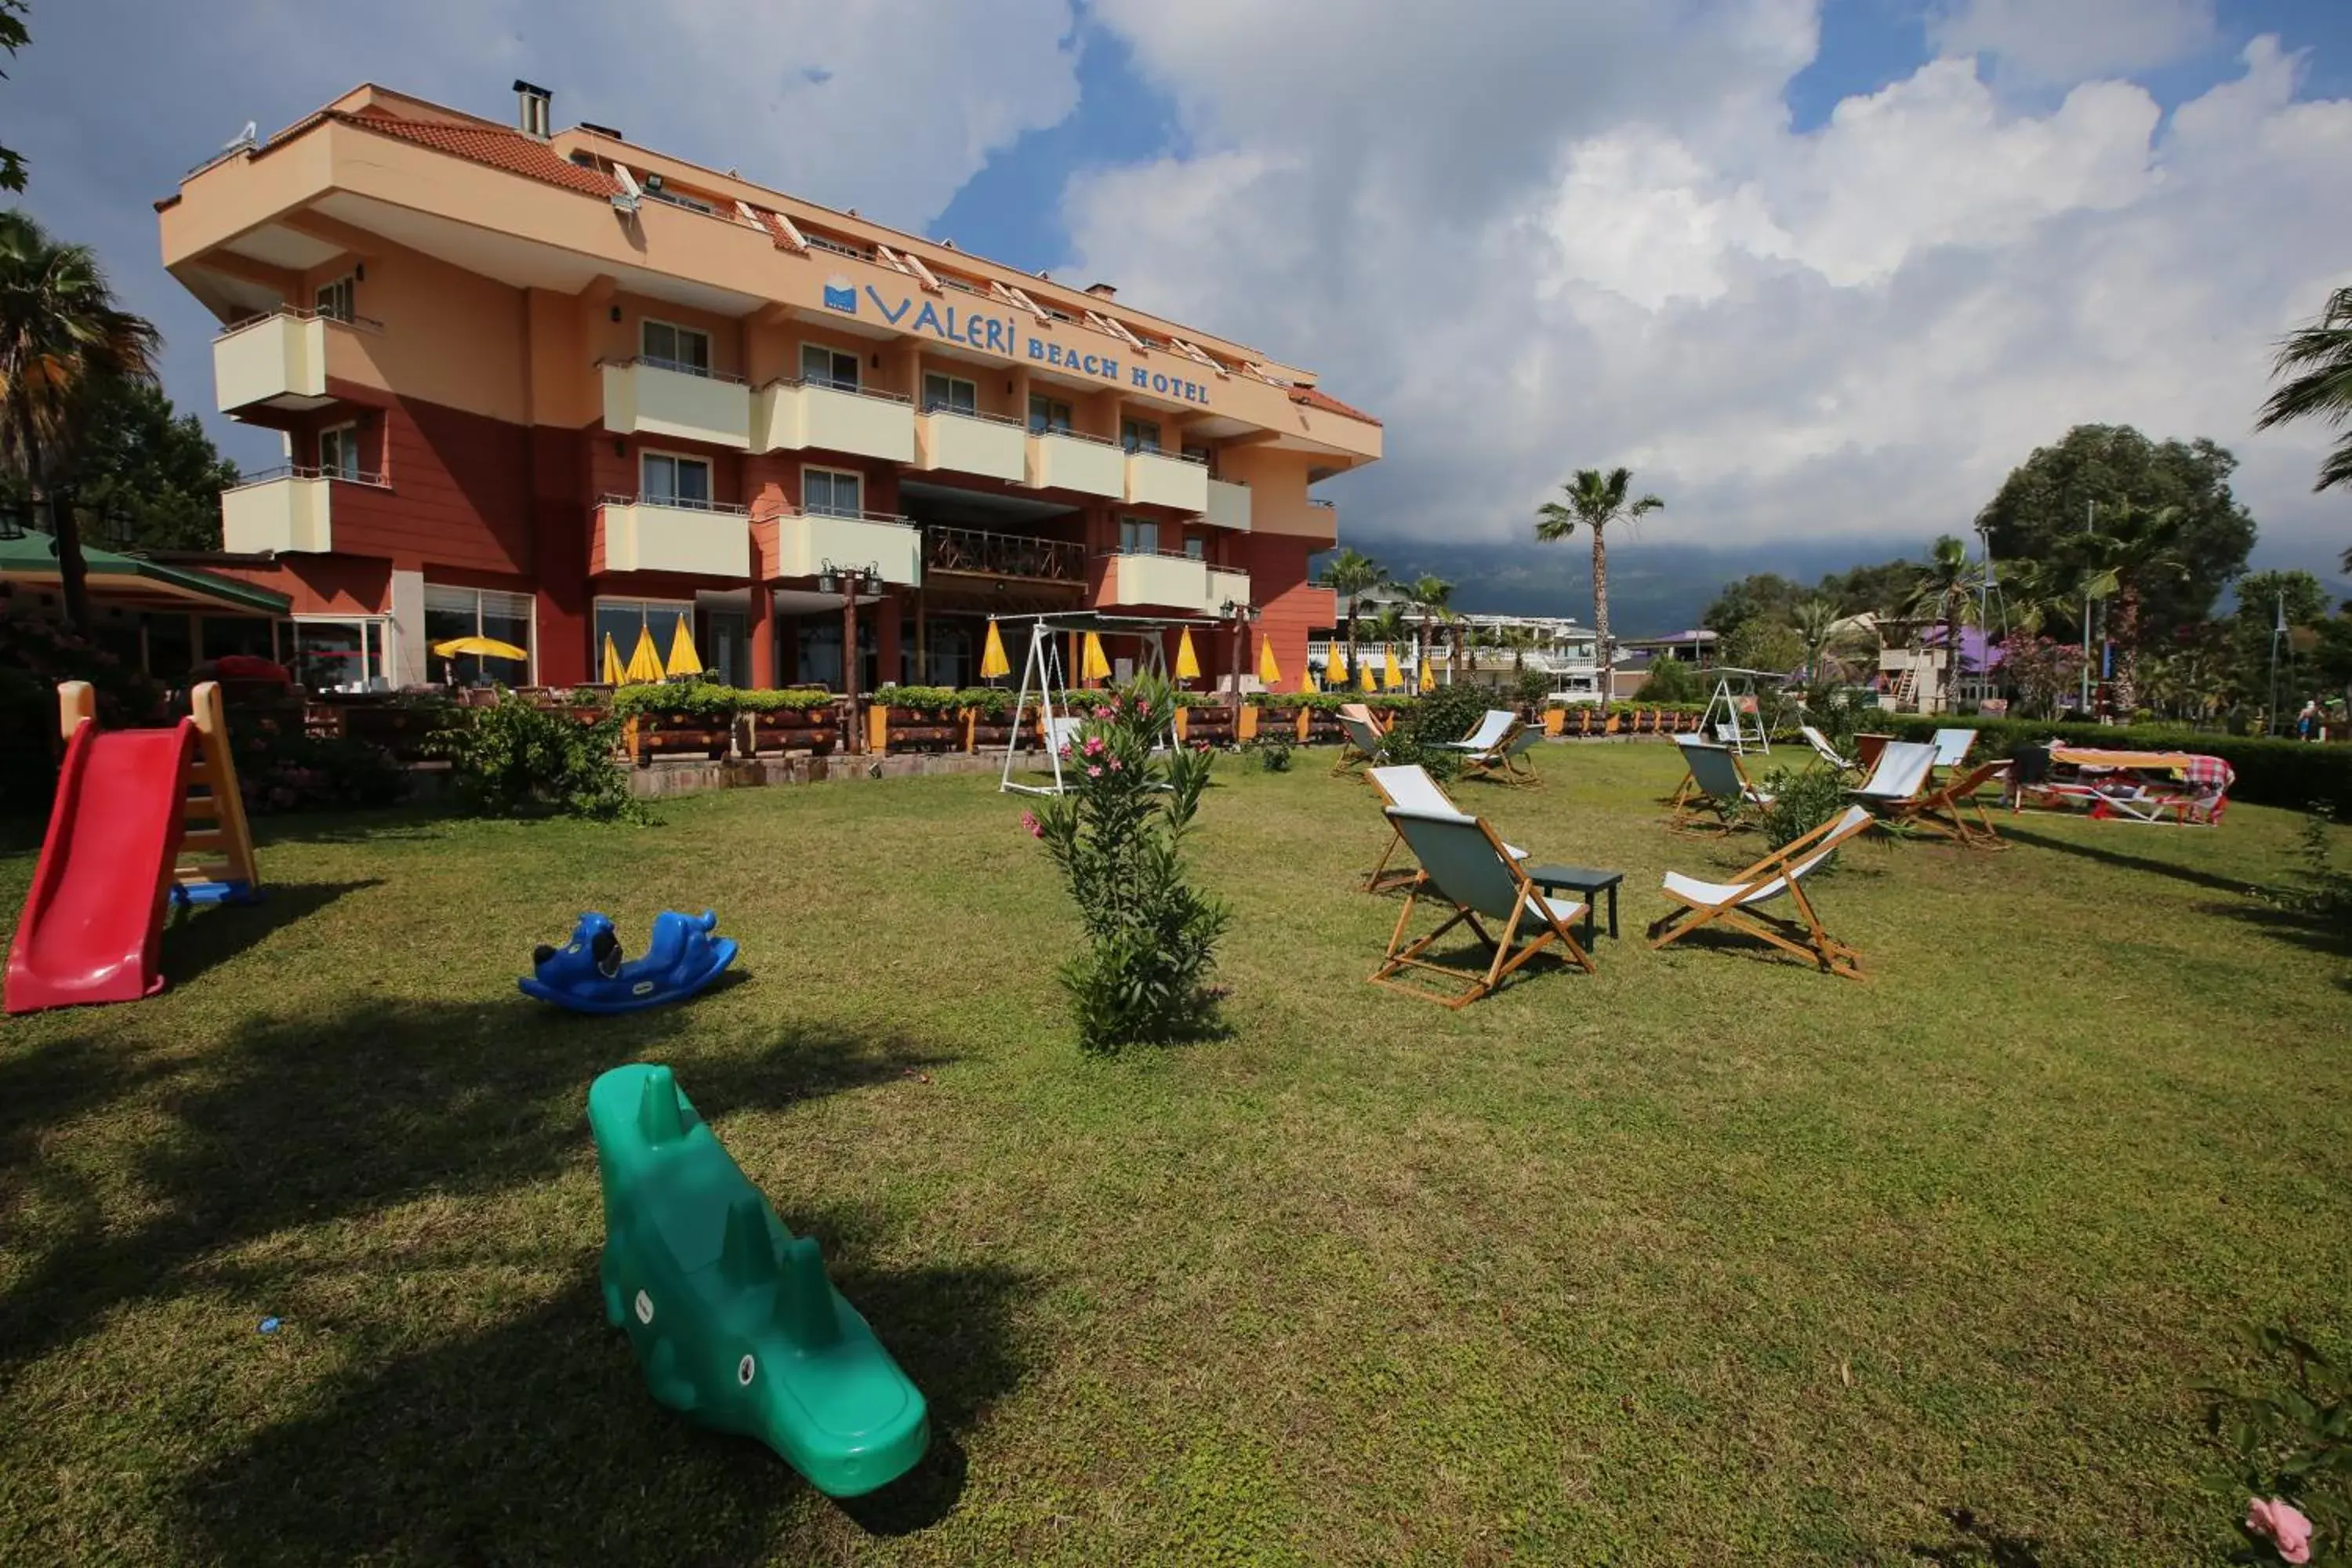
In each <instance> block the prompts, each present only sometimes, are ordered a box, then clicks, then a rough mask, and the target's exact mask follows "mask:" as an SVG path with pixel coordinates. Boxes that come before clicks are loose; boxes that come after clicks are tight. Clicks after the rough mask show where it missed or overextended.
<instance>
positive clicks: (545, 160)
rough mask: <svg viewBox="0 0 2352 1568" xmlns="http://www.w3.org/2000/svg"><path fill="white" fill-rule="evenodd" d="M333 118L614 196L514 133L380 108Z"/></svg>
mask: <svg viewBox="0 0 2352 1568" xmlns="http://www.w3.org/2000/svg"><path fill="white" fill-rule="evenodd" d="M330 112H331V114H332V115H333V118H335V119H337V120H341V121H346V122H348V123H350V124H352V125H358V126H361V127H363V128H364V129H366V130H369V131H380V132H383V133H384V134H386V135H388V136H397V137H400V138H401V139H402V140H404V141H407V142H415V143H416V144H417V145H419V146H421V147H430V148H432V149H433V150H434V151H436V152H437V153H449V154H451V155H452V156H454V157H458V158H464V159H466V160H467V161H468V162H471V163H485V164H488V166H489V167H491V168H493V169H504V170H505V171H507V172H508V173H509V174H520V175H522V176H524V177H525V178H526V179H532V180H539V181H542V182H544V183H545V184H551V185H561V186H562V187H563V188H564V189H565V190H568V191H578V192H579V193H581V194H582V195H590V196H610V195H615V194H617V193H618V192H619V191H620V189H621V184H620V182H619V181H618V180H615V179H614V178H613V176H612V175H610V174H606V173H604V170H602V169H589V168H583V167H582V166H581V165H580V164H578V163H572V161H571V160H569V159H567V158H562V157H560V156H558V155H557V154H556V153H555V150H554V149H553V148H551V147H550V146H548V144H547V143H546V142H541V141H540V140H539V139H538V138H536V137H532V136H526V135H524V134H523V133H522V132H520V131H508V130H505V129H503V128H501V127H498V126H491V125H453V124H449V123H447V122H446V121H433V120H404V119H402V118H401V117H400V116H398V115H396V114H387V113H385V112H384V111H383V110H361V111H359V112H356V113H342V112H340V111H330Z"/></svg>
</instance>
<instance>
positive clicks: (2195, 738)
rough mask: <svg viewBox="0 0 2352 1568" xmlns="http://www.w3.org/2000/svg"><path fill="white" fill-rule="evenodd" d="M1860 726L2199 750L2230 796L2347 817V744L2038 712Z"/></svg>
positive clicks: (1888, 717) (1985, 750)
mask: <svg viewBox="0 0 2352 1568" xmlns="http://www.w3.org/2000/svg"><path fill="white" fill-rule="evenodd" d="M1863 717H1864V722H1863V723H1862V724H1861V725H1859V726H1858V728H1861V729H1864V730H1870V731H1876V732H1878V733H1881V734H1891V735H1893V736H1895V738H1896V739H1898V740H1905V741H1924V740H1927V738H1928V737H1929V736H1931V735H1933V734H1934V733H1935V732H1936V731H1937V730H1941V729H1967V730H1974V731H1976V732H1977V750H1978V752H1979V754H1981V755H1986V756H2007V755H2008V754H2009V753H2010V752H2013V751H2015V750H2017V748H2018V747H2020V746H2026V745H2032V744H2034V743H2035V742H2042V741H2048V740H2051V739H2053V738H2054V739H2056V740H2058V741H2061V742H2064V743H2065V744H2067V745H2071V746H2100V747H2105V748H2107V749H2109V750H2113V751H2121V752H2203V753H2204V754H2205V755H2207V756H2211V757H2219V758H2221V760H2222V761H2223V762H2225V763H2229V764H2230V766H2231V769H2232V770H2234V771H2235V772H2236V773H2237V775H2238V782H2237V783H2236V784H2232V785H2231V786H2230V798H2231V800H2242V801H2245V802H2248V803H2249V804H2251V805H2277V806H2284V807H2285V808H2286V809H2288V810H2289V811H2307V810H2309V809H2310V808H2311V807H2312V806H2314V805H2325V806H2326V807H2327V808H2328V809H2330V810H2332V811H2334V812H2335V814H2336V816H2338V817H2341V818H2345V819H2347V820H2352V744H2346V743H2344V742H2333V741H2331V742H2312V741H2290V740H2284V739H2280V738H2275V737H2270V736H2263V735H2229V734H2217V733H2214V732H2213V731H2206V730H2189V729H2183V728H2181V727H2180V726H2179V725H2157V724H2135V725H2115V724H2058V723H2053V722H2051V721H2048V720H2037V719H1952V720H1947V719H1940V718H1937V717H1936V716H1934V715H1920V714H1916V713H1905V714H1893V713H1888V714H1864V716H1863Z"/></svg>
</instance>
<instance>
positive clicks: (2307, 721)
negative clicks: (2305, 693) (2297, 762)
mask: <svg viewBox="0 0 2352 1568" xmlns="http://www.w3.org/2000/svg"><path fill="white" fill-rule="evenodd" d="M2318 737H2319V702H2318V700H2317V699H2313V700H2310V701H2307V702H2305V704H2304V705H2303V711H2302V712H2300V713H2298V714H2296V715H2295V716H2294V738H2295V739H2296V740H2298V741H2312V740H2316V739H2318Z"/></svg>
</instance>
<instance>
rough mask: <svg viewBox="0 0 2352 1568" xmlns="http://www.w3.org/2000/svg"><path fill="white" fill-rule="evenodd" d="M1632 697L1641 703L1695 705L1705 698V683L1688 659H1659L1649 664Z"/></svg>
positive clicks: (1696, 668)
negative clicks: (1648, 671)
mask: <svg viewBox="0 0 2352 1568" xmlns="http://www.w3.org/2000/svg"><path fill="white" fill-rule="evenodd" d="M1633 696H1634V698H1635V700H1638V701H1641V702H1644V703H1650V702H1697V701H1700V700H1704V699H1705V698H1706V682H1705V681H1704V680H1703V679H1700V676H1699V672H1698V666H1696V665H1695V664H1693V663H1691V662H1690V661H1689V660H1688V659H1683V658H1666V657H1664V656H1661V657H1659V658H1654V659H1652V660H1651V661H1650V673H1649V676H1648V677H1647V678H1646V679H1643V682H1642V688H1641V689H1640V690H1638V691H1636V692H1634V693H1633Z"/></svg>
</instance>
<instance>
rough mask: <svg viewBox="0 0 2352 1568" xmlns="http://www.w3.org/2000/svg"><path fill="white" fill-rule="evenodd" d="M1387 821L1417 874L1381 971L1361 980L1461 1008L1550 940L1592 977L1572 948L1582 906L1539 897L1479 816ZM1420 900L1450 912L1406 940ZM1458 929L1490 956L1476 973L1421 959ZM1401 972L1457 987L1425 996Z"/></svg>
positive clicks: (1394, 816) (1412, 815) (1408, 814)
mask: <svg viewBox="0 0 2352 1568" xmlns="http://www.w3.org/2000/svg"><path fill="white" fill-rule="evenodd" d="M1388 816H1389V820H1390V821H1391V822H1392V823H1394V824H1396V829H1397V833H1398V834H1399V836H1400V837H1402V838H1403V839H1404V841H1405V844H1406V847H1409V848H1410V849H1412V853H1413V855H1414V857H1415V858H1417V859H1419V860H1420V862H1421V874H1420V875H1419V876H1417V877H1415V878H1414V879H1413V880H1412V891H1411V893H1409V894H1408V895H1407V896H1406V898H1405V901H1404V909H1403V910H1402V911H1401V912H1400V913H1399V914H1398V916H1397V923H1396V930H1395V931H1392V932H1391V934H1390V936H1389V945H1388V951H1387V952H1385V953H1383V954H1382V955H1381V966H1380V967H1379V968H1378V969H1375V970H1374V971H1372V973H1370V975H1369V976H1367V977H1366V978H1368V979H1370V981H1371V983H1372V984H1375V985H1385V986H1388V987H1389V988H1390V989H1391V990H1393V991H1402V992H1403V993H1404V994H1406V995H1408V996H1419V997H1421V998H1422V999H1423V1000H1424V1001H1429V1002H1436V1003H1439V1004H1441V1005H1444V1006H1447V1007H1454V1008H1461V1007H1466V1006H1468V1005H1470V1004H1471V1003H1473V1002H1475V1001H1476V1000H1478V998H1479V997H1481V996H1484V995H1486V994H1489V993H1490V992H1492V991H1493V990H1494V989H1495V988H1496V986H1498V985H1500V984H1502V983H1503V982H1504V981H1505V980H1506V979H1507V978H1508V977H1509V976H1510V975H1511V974H1512V973H1515V972H1516V971H1517V970H1518V969H1519V968H1520V967H1521V966H1522V965H1524V964H1525V963H1527V962H1528V960H1529V959H1531V958H1533V957H1535V955H1536V954H1537V953H1538V952H1543V951H1544V949H1546V948H1548V947H1549V946H1551V945H1552V943H1554V942H1558V943H1559V946H1560V952H1561V956H1563V957H1564V958H1566V959H1567V960H1568V961H1569V962H1570V963H1573V964H1576V965H1577V966H1579V967H1580V968H1581V969H1583V970H1584V971H1585V973H1591V972H1592V956H1591V954H1590V953H1588V952H1585V951H1584V949H1583V947H1582V946H1581V945H1580V944H1579V943H1578V942H1577V940H1576V933H1575V931H1574V930H1573V929H1572V928H1573V927H1574V924H1575V922H1576V921H1578V920H1579V919H1580V917H1581V916H1582V915H1583V913H1584V905H1583V904H1582V903H1581V902H1580V901H1579V900H1573V899H1548V898H1546V897H1544V895H1543V894H1542V893H1541V892H1539V891H1538V890H1537V889H1536V885H1535V884H1534V883H1533V882H1530V881H1528V874H1527V872H1526V871H1525V870H1524V869H1522V868H1521V867H1520V865H1519V862H1518V861H1517V860H1515V859H1513V858H1511V853H1510V850H1509V848H1508V847H1507V846H1506V845H1505V844H1504V843H1503V841H1502V840H1501V839H1500V838H1497V837H1495V830H1494V829H1493V828H1492V827H1490V826H1487V825H1486V821H1485V820H1484V819H1483V818H1480V817H1475V816H1467V817H1465V816H1457V815H1455V814H1454V813H1451V812H1448V813H1445V814H1443V815H1440V814H1437V813H1434V812H1426V811H1406V810H1404V809H1402V807H1399V806H1393V805H1392V806H1391V807H1389V810H1388ZM1423 900H1432V901H1433V902H1436V903H1440V904H1443V905H1445V906H1447V907H1449V908H1451V909H1452V910H1453V911H1454V912H1453V913H1452V914H1450V915H1448V916H1447V917H1446V918H1445V920H1444V921H1443V922H1441V923H1440V924H1439V926H1438V928H1437V929H1436V930H1435V931H1431V932H1430V933H1429V934H1428V935H1427V936H1424V937H1422V938H1420V939H1419V940H1418V941H1412V942H1408V941H1407V940H1406V937H1405V932H1406V931H1408V930H1409V929H1411V927H1412V912H1413V910H1416V909H1419V908H1420V907H1421V904H1422V901H1423ZM1481 915H1484V916H1486V919H1487V920H1491V921H1501V922H1502V931H1501V934H1500V935H1496V934H1494V933H1491V932H1489V931H1487V929H1486V926H1485V925H1484V924H1483V923H1481V922H1480V921H1479V918H1478V917H1479V916H1481ZM1465 924H1466V925H1467V926H1469V928H1470V930H1471V931H1472V933H1473V934H1475V936H1476V937H1477V939H1478V940H1479V941H1480V942H1483V943H1485V944H1486V947H1487V949H1488V950H1489V951H1490V952H1492V953H1493V955H1494V956H1493V959H1492V961H1491V962H1490V963H1487V965H1486V969H1485V970H1484V971H1483V972H1482V971H1479V970H1475V969H1462V968H1457V967H1455V966H1454V965H1453V964H1450V963H1436V962H1434V961H1433V960H1431V959H1429V958H1426V957H1424V956H1423V954H1425V953H1426V952H1428V951H1429V950H1430V948H1431V946H1432V945H1433V944H1434V943H1435V942H1437V941H1438V939H1439V938H1441V937H1443V936H1444V935H1445V933H1446V932H1448V931H1452V930H1453V929H1454V927H1456V926H1458V925H1465ZM1523 938H1524V939H1527V940H1524V941H1523V940H1522V939H1523ZM1408 969H1410V970H1415V971H1420V972H1423V973H1433V974H1440V975H1447V976H1450V977H1452V978H1453V979H1454V981H1457V982H1462V983H1464V984H1462V985H1461V986H1460V988H1459V989H1457V990H1453V991H1433V990H1430V989H1428V988H1427V987H1425V986H1422V985H1415V984H1407V983H1406V982H1405V981H1403V980H1402V979H1400V978H1398V977H1399V976H1401V975H1402V974H1403V973H1404V972H1405V971H1406V970H1408Z"/></svg>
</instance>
